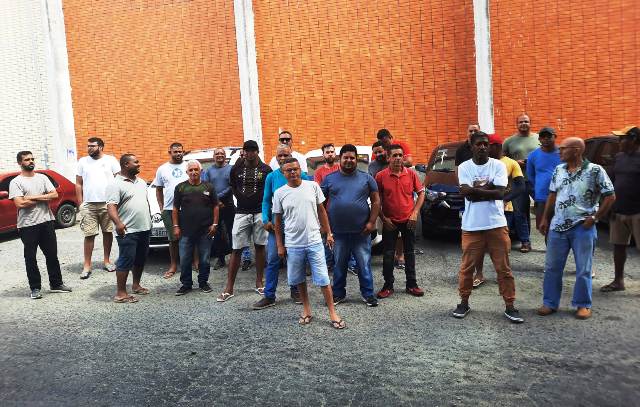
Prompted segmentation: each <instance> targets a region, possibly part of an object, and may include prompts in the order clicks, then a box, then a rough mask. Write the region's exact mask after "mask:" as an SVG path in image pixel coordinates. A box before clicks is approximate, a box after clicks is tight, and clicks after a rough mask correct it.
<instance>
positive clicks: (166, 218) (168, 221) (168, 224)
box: [161, 209, 178, 242]
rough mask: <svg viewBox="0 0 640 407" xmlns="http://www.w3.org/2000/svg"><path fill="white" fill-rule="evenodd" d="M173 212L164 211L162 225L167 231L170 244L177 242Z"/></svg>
mask: <svg viewBox="0 0 640 407" xmlns="http://www.w3.org/2000/svg"><path fill="white" fill-rule="evenodd" d="M172 213H173V211H172V210H169V209H165V210H163V211H162V215H161V216H162V223H164V228H165V229H167V238H168V239H169V241H170V242H177V241H178V239H176V235H174V234H173V219H172V218H171V214H172Z"/></svg>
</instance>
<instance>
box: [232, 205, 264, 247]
mask: <svg viewBox="0 0 640 407" xmlns="http://www.w3.org/2000/svg"><path fill="white" fill-rule="evenodd" d="M231 234H232V240H233V249H234V250H240V249H242V248H243V247H247V246H251V241H253V244H254V245H258V246H266V244H267V240H268V239H269V233H267V231H266V230H264V227H263V224H262V214H261V213H254V214H244V213H236V216H235V217H234V218H233V229H232V232H231Z"/></svg>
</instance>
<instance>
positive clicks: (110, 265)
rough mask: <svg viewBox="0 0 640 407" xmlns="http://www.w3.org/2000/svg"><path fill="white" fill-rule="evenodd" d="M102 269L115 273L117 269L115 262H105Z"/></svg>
mask: <svg viewBox="0 0 640 407" xmlns="http://www.w3.org/2000/svg"><path fill="white" fill-rule="evenodd" d="M102 269H103V270H106V271H108V272H109V273H113V272H114V271H116V265H115V264H113V263H108V264H105V265H104V266H103V267H102Z"/></svg>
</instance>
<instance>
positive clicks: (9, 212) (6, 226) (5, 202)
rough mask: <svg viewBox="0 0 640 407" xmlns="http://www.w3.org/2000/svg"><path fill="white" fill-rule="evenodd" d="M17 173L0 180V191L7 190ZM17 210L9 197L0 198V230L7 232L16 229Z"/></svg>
mask: <svg viewBox="0 0 640 407" xmlns="http://www.w3.org/2000/svg"><path fill="white" fill-rule="evenodd" d="M16 176H17V174H13V175H7V176H5V177H4V178H3V179H2V180H0V191H6V192H7V193H8V192H9V183H10V182H11V180H12V179H14V178H15V177H16ZM17 222H18V212H17V210H16V206H15V205H14V203H13V201H12V200H11V199H9V198H5V199H0V232H9V231H11V230H15V229H16V225H17Z"/></svg>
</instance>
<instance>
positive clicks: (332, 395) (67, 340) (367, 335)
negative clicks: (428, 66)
mask: <svg viewBox="0 0 640 407" xmlns="http://www.w3.org/2000/svg"><path fill="white" fill-rule="evenodd" d="M600 235H601V236H600V242H599V246H598V249H597V251H596V258H595V261H594V264H595V270H596V273H597V277H596V279H595V280H594V308H593V310H594V313H593V317H592V318H591V319H590V320H587V321H579V320H576V319H575V318H574V317H573V315H572V312H571V309H570V301H571V290H572V288H573V282H574V278H575V274H574V273H575V268H574V266H573V263H572V261H573V260H572V259H571V258H570V260H569V262H568V263H567V272H566V277H565V284H564V291H563V298H562V306H561V311H560V312H559V313H557V314H555V315H552V316H548V317H539V316H537V315H536V314H535V310H536V308H537V307H538V306H539V305H540V302H541V296H542V292H541V287H542V278H543V265H544V243H543V241H542V240H541V239H540V237H539V236H534V242H533V246H534V251H533V252H531V253H528V254H521V253H520V252H518V251H517V250H513V251H512V253H511V263H512V266H513V270H514V273H515V277H516V289H517V301H516V306H517V307H518V308H519V309H520V311H521V313H522V315H523V316H524V318H525V323H524V324H520V325H516V324H512V323H510V322H509V321H507V319H506V318H505V317H504V316H503V314H502V312H503V310H504V305H503V303H502V299H501V298H500V296H499V295H498V286H497V284H496V282H495V272H494V271H493V267H492V266H491V265H490V262H489V259H488V257H487V259H486V265H485V276H486V278H487V280H488V281H487V283H486V284H484V285H483V286H482V287H481V288H479V289H477V290H474V292H473V295H472V297H471V308H472V312H471V313H470V314H469V315H468V316H467V318H466V319H464V320H457V319H454V318H452V317H451V311H452V310H453V308H455V305H456V303H457V302H458V296H457V290H456V289H457V270H458V267H459V265H460V248H459V241H457V239H456V238H455V237H453V238H452V237H442V238H438V239H435V240H423V239H419V241H418V244H417V247H419V248H421V249H422V250H424V254H422V255H419V256H417V275H418V283H419V284H420V285H421V286H422V287H424V288H425V289H426V295H425V296H424V297H422V298H414V297H411V296H409V295H408V294H406V293H404V290H403V288H404V278H403V272H401V271H398V270H397V271H396V293H395V294H394V295H393V296H392V297H390V298H388V299H386V300H382V301H381V304H380V306H378V307H377V308H367V307H366V306H365V304H364V303H363V302H362V300H361V299H360V296H359V291H358V284H357V278H356V277H354V276H351V275H350V276H349V277H348V280H347V291H348V301H347V302H346V303H344V304H340V305H339V306H338V312H339V313H340V314H341V316H342V317H343V318H344V319H345V321H346V322H347V326H348V327H347V329H345V330H343V331H338V330H334V329H332V328H331V327H330V325H329V318H328V315H327V312H326V309H325V308H324V307H323V305H322V297H321V294H320V290H319V289H317V288H310V292H311V298H312V302H313V310H314V315H315V317H314V320H313V322H312V323H311V324H310V325H309V326H305V327H302V326H299V325H298V323H297V320H298V315H299V313H300V312H301V306H300V305H296V304H294V303H293V302H292V300H291V299H289V295H288V287H287V286H286V273H285V272H284V271H283V272H282V273H281V275H280V287H279V288H278V295H279V297H278V300H277V305H276V306H275V307H272V308H269V309H265V310H261V311H253V310H251V304H252V303H254V302H255V301H257V300H258V299H259V296H258V295H257V294H255V293H254V292H253V288H254V279H255V274H254V273H255V270H254V269H251V270H249V271H240V272H239V274H238V280H237V283H236V292H235V297H234V298H233V299H231V300H229V301H228V302H227V303H217V302H216V301H215V298H216V296H217V295H218V294H219V293H220V291H221V290H222V287H223V284H224V281H225V277H226V269H225V270H218V271H214V270H212V271H211V278H210V282H211V285H212V286H213V287H214V291H213V292H212V293H209V294H205V293H202V292H199V291H197V290H194V291H193V292H192V293H190V294H187V295H185V296H182V297H176V296H174V292H175V290H176V289H177V288H178V287H179V280H178V276H177V275H176V276H175V277H174V278H173V279H171V280H165V279H163V278H162V274H163V272H164V271H165V270H166V265H167V261H168V255H167V253H166V251H162V250H160V251H153V252H152V253H151V254H150V257H149V262H148V265H147V267H146V270H145V274H144V276H143V285H145V286H146V287H148V288H150V289H151V294H150V295H147V296H140V302H139V303H137V304H115V303H113V302H112V296H113V294H114V290H115V276H114V275H113V274H112V273H108V272H106V271H101V270H100V267H99V266H100V262H99V260H101V250H102V248H101V240H100V238H98V239H97V240H96V248H95V252H94V272H93V275H92V276H91V278H90V279H88V280H80V279H79V276H80V272H81V269H82V237H81V234H80V231H79V229H78V228H77V226H76V227H73V228H69V229H64V230H58V247H59V257H60V261H61V263H62V268H63V277H64V280H65V283H66V284H67V285H70V286H72V288H73V293H70V294H54V293H49V292H48V290H47V284H46V282H47V279H46V273H45V272H44V269H45V263H44V258H43V257H42V256H41V255H40V256H39V264H40V267H41V270H43V271H42V274H43V283H44V286H43V288H44V290H43V294H44V298H43V299H41V300H30V299H29V298H28V293H29V290H28V284H27V278H26V273H25V271H24V261H23V258H22V244H21V242H20V240H19V239H18V238H17V237H16V236H15V235H8V236H6V235H5V236H3V237H1V238H0V239H1V240H0V262H1V263H0V279H1V281H2V285H1V286H0V310H1V312H0V405H2V406H80V405H92V406H115V405H135V406H138V405H140V406H142V405H154V406H162V405H185V406H191V405H193V406H202V405H212V406H238V405H242V406H253V405H263V406H280V405H286V406H316V405H322V406H396V405H415V406H426V405H439V406H460V405H477V406H485V405H486V406H494V405H518V406H521V407H522V406H538V405H545V406H546V405H562V406H572V405H581V406H591V405H593V406H622V405H625V406H627V405H638V397H639V396H640V356H639V355H640V352H638V346H639V344H640V317H639V313H638V310H637V308H638V300H639V299H640V283H639V282H638V281H639V279H640V256H639V255H638V252H637V251H636V250H635V249H631V250H630V252H629V253H630V256H629V260H628V264H627V290H626V291H625V292H620V293H608V294H602V293H600V292H599V291H598V290H597V289H598V288H599V287H600V286H602V285H603V284H606V283H608V282H609V281H610V279H611V277H612V275H613V262H612V252H611V247H610V245H609V244H608V243H607V231H606V229H602V230H600ZM114 245H115V242H114ZM516 247H517V246H514V248H516ZM115 253H117V246H116V247H114V255H115ZM114 259H115V257H114ZM381 264H382V258H381V257H380V256H376V257H374V259H373V265H372V267H373V271H374V276H375V283H376V288H380V287H381V285H382V272H381V267H382V266H381Z"/></svg>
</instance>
